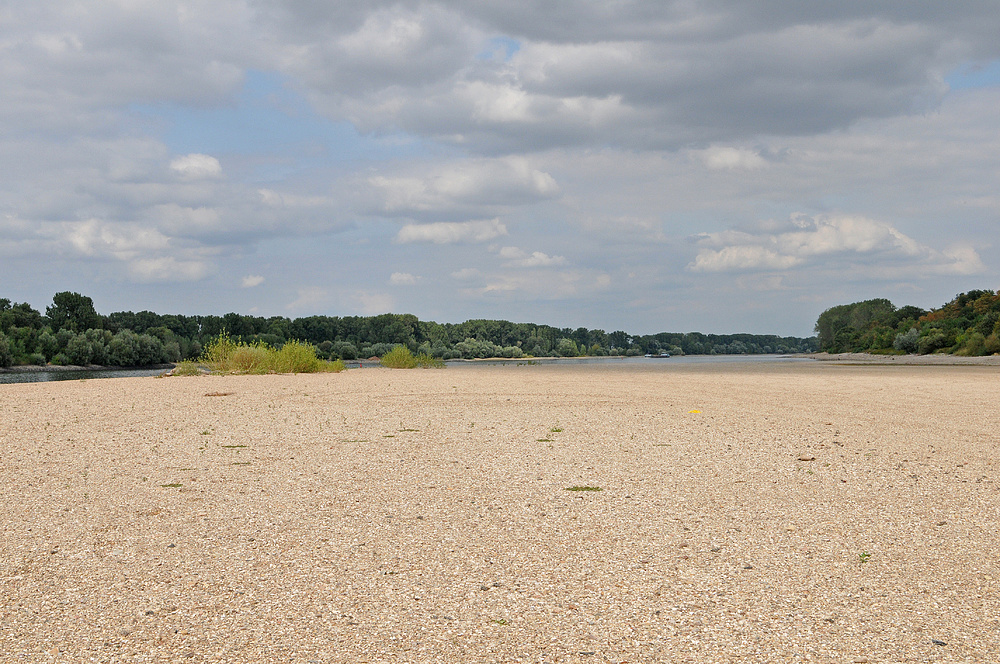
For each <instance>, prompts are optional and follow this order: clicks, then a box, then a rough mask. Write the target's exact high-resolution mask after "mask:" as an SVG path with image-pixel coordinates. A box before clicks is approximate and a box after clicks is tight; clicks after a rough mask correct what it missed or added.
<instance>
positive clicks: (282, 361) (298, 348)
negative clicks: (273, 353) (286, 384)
mask: <svg viewBox="0 0 1000 664" xmlns="http://www.w3.org/2000/svg"><path fill="white" fill-rule="evenodd" d="M276 359H277V366H276V367H275V371H277V372H278V373H316V372H317V371H319V370H320V359H319V358H318V357H316V348H315V347H314V346H313V345H312V344H306V343H302V342H299V341H289V342H288V343H286V344H285V345H284V346H282V347H281V350H279V351H278V355H277V358H276Z"/></svg>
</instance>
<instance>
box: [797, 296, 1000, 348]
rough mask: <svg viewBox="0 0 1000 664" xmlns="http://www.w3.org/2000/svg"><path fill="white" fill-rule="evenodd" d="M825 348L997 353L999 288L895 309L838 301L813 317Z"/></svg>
mask: <svg viewBox="0 0 1000 664" xmlns="http://www.w3.org/2000/svg"><path fill="white" fill-rule="evenodd" d="M816 334H817V337H818V339H819V345H820V349H821V350H824V351H827V352H829V353H847V352H852V353H920V354H928V353H954V354H956V355H993V354H995V353H1000V292H993V291H988V290H973V291H969V292H968V293H961V294H959V295H958V296H956V297H955V299H953V300H952V301H951V302H948V303H947V304H945V305H943V306H941V307H940V308H938V309H932V310H931V311H926V310H924V309H921V308H919V307H913V306H905V307H900V308H898V309H897V308H896V306H895V305H893V303H892V302H890V301H889V300H884V299H876V300H865V301H864V302H855V303H854V304H842V305H840V306H836V307H832V308H830V309H827V310H826V311H824V312H823V313H822V314H820V316H819V319H818V320H817V321H816Z"/></svg>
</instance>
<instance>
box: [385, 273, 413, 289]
mask: <svg viewBox="0 0 1000 664" xmlns="http://www.w3.org/2000/svg"><path fill="white" fill-rule="evenodd" d="M419 278H420V277H416V276H414V275H412V274H410V273H409V272H393V273H392V274H391V275H390V276H389V283H390V284H392V285H393V286H413V285H414V284H416V283H417V280H418V279H419Z"/></svg>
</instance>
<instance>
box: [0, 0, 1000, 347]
mask: <svg viewBox="0 0 1000 664" xmlns="http://www.w3.org/2000/svg"><path fill="white" fill-rule="evenodd" d="M996 9H997V8H996V3H995V2H994V1H993V0H968V1H963V0H955V1H954V2H949V3H912V2H906V3H901V2H871V1H866V2H857V1H855V0H837V1H836V2H834V1H827V0H817V1H816V2H798V1H789V0H698V1H695V0H676V1H673V0H663V1H659V0H658V1H653V0H646V1H630V0H601V1H599V2H598V1H583V0H566V1H564V2H559V3H553V2H528V1H526V0H511V1H510V2H503V3H498V2H484V1H482V0H467V1H459V0H440V1H438V2H412V1H408V0H401V1H398V2H383V1H381V0H368V1H367V2H364V3H345V2H327V1H325V0H269V1H266V2H265V1H263V0H211V1H209V0H203V1H193V2H192V1H186V0H107V1H104V2H95V3H80V2H75V1H74V2H70V1H69V0H47V1H46V2H35V1H29V0H8V1H6V2H3V3H2V4H0V99H2V102H0V297H5V298H9V299H11V300H13V301H15V302H22V301H23V302H29V303H30V304H32V306H34V307H36V308H38V309H39V310H42V311H44V308H45V307H46V306H48V305H49V304H51V301H52V295H53V294H55V293H56V292H60V291H66V290H69V291H74V292H79V293H82V294H84V295H87V296H90V297H91V298H93V300H94V304H95V306H96V308H97V310H98V311H99V312H101V313H111V312H113V311H123V310H132V311H139V310H144V309H146V310H152V311H156V312H158V313H164V314H165V313H178V314H189V315H192V314H223V313H227V312H230V311H234V312H237V313H243V314H252V315H257V316H287V317H290V318H295V317H300V316H310V315H329V316H348V315H373V314H378V313H385V312H394V313H412V314H415V315H417V316H418V317H419V318H421V319H423V320H435V321H438V322H461V321H464V320H467V319H473V318H493V319H505V320H511V321H517V322H534V323H544V324H549V325H554V326H557V327H572V328H576V327H588V328H601V329H605V330H607V331H612V330H619V329H621V330H625V331H627V332H630V333H633V334H649V333H655V332H661V331H671V332H687V331H700V332H708V333H735V332H753V333H758V334H779V335H783V336H785V335H793V336H808V335H810V334H812V330H813V325H814V324H815V322H816V318H817V316H818V315H819V314H820V313H821V312H822V311H824V310H825V309H827V308H829V307H831V306H835V305H838V304H846V303H849V302H856V301H859V300H865V299H870V298H876V297H884V298H888V299H890V300H892V301H893V302H894V303H895V304H897V305H899V306H902V305H904V304H913V305H917V306H921V307H924V308H931V307H937V306H940V305H941V304H943V303H945V302H947V301H949V300H950V299H952V298H953V297H954V296H955V295H956V294H958V293H960V292H964V291H968V290H972V289H980V288H985V289H992V290H996V289H998V288H1000V283H998V282H1000V279H998V273H1000V251H998V248H997V242H998V238H1000V234H998V230H1000V40H998V39H997V38H996V35H997V34H1000V12H998V11H997V10H996Z"/></svg>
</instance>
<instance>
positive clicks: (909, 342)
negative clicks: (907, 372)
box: [892, 327, 920, 353]
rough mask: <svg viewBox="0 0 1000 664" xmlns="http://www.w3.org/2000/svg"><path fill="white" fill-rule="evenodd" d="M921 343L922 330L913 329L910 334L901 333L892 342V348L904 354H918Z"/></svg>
mask: <svg viewBox="0 0 1000 664" xmlns="http://www.w3.org/2000/svg"><path fill="white" fill-rule="evenodd" d="M919 341H920V330H918V329H917V328H915V327H911V328H910V329H909V331H908V332H900V333H899V334H897V335H896V338H895V339H894V340H893V342H892V347H893V348H895V349H896V350H901V351H903V352H904V353H916V352H917V344H918V343H919Z"/></svg>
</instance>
